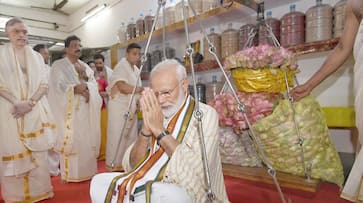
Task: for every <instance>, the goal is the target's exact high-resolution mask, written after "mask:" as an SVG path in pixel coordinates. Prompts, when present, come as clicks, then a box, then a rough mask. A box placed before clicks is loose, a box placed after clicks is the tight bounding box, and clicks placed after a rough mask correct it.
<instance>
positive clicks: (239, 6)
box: [113, 0, 257, 49]
mask: <svg viewBox="0 0 363 203" xmlns="http://www.w3.org/2000/svg"><path fill="white" fill-rule="evenodd" d="M240 2H241V3H236V2H234V3H233V4H232V6H231V7H230V8H228V9H227V8H224V7H218V8H216V9H213V10H210V11H207V12H205V13H202V14H200V15H198V18H199V20H201V21H203V20H206V19H208V18H211V17H216V16H222V17H223V14H229V13H230V12H232V11H239V10H240V11H241V12H242V11H243V8H246V7H248V8H254V10H256V8H257V6H256V3H255V2H254V1H252V0H243V1H240ZM243 3H245V4H243ZM187 21H188V25H189V26H190V25H191V24H194V23H196V21H197V18H196V17H190V18H188V19H187ZM181 30H184V22H183V21H179V22H176V23H173V24H171V25H168V26H166V27H165V31H166V32H167V33H170V32H173V31H181ZM162 34H163V30H162V29H157V30H155V31H154V32H153V36H152V37H153V39H154V38H157V37H161V36H162ZM148 37H149V35H148V34H144V35H142V36H139V37H136V38H133V39H130V40H127V41H125V42H121V43H117V44H115V45H113V46H116V47H117V48H118V49H122V48H125V47H126V46H127V45H128V44H130V43H138V42H143V41H146V40H147V38H148Z"/></svg>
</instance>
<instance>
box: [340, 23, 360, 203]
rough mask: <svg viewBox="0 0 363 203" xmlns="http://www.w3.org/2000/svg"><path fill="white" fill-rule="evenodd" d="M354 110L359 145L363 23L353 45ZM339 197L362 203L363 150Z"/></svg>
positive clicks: (356, 159)
mask: <svg viewBox="0 0 363 203" xmlns="http://www.w3.org/2000/svg"><path fill="white" fill-rule="evenodd" d="M354 59H355V65H354V96H355V102H354V108H355V120H356V126H357V129H358V133H359V140H360V144H361V145H362V144H363V80H362V77H363V21H361V23H360V27H359V30H358V33H357V36H356V39H355V44H354ZM341 197H342V198H344V199H348V200H350V201H352V202H359V201H363V148H361V149H360V152H359V153H358V156H357V157H356V158H355V161H354V164H353V167H352V170H351V172H350V174H349V177H348V180H347V182H346V184H345V186H344V188H343V191H342V194H341Z"/></svg>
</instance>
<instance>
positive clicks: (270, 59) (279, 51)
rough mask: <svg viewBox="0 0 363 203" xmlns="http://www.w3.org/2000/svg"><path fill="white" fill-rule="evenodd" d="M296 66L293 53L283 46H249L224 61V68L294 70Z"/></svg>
mask: <svg viewBox="0 0 363 203" xmlns="http://www.w3.org/2000/svg"><path fill="white" fill-rule="evenodd" d="M297 67H298V65H297V62H296V58H295V54H294V53H292V52H291V51H289V50H287V49H285V48H283V47H274V46H270V45H260V46H257V47H250V48H247V49H244V50H241V51H238V52H237V53H235V54H233V55H231V56H229V57H227V58H226V60H225V61H224V68H225V69H226V70H228V71H229V70H231V69H234V68H249V69H255V70H256V69H263V68H281V69H287V68H288V69H290V70H296V69H297Z"/></svg>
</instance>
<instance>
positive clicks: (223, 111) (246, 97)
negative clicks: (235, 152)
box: [208, 92, 282, 134]
mask: <svg viewBox="0 0 363 203" xmlns="http://www.w3.org/2000/svg"><path fill="white" fill-rule="evenodd" d="M237 96H238V98H239V99H240V101H241V102H242V103H244V104H245V105H246V110H247V116H248V118H249V120H250V122H251V124H252V125H253V124H254V123H255V122H256V121H258V120H259V119H261V118H264V117H265V116H268V115H270V114H271V113H272V111H273V109H274V106H275V105H276V104H277V103H278V101H279V100H280V99H281V98H282V95H281V94H271V93H264V92H262V93H245V92H238V93H237ZM208 104H209V105H211V106H212V107H214V108H215V109H216V111H217V113H218V115H219V126H222V127H232V128H233V130H234V131H235V132H236V133H237V134H239V133H241V131H242V130H245V129H247V128H248V125H247V122H246V120H245V118H244V116H243V114H242V112H240V111H239V110H238V109H237V101H236V99H235V98H234V96H233V95H232V93H230V92H226V93H223V94H220V95H217V96H216V97H215V98H214V99H213V100H211V101H210V102H209V103H208Z"/></svg>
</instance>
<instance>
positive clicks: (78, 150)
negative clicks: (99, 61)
mask: <svg viewBox="0 0 363 203" xmlns="http://www.w3.org/2000/svg"><path fill="white" fill-rule="evenodd" d="M78 63H80V64H81V65H82V66H85V67H86V73H87V76H88V78H89V79H88V81H87V82H86V84H87V87H88V90H89V93H90V99H89V102H88V103H86V101H85V98H84V97H83V96H81V95H79V94H74V92H73V88H74V86H75V85H77V84H80V83H81V81H80V80H79V78H78V73H77V72H76V70H75V68H74V65H73V64H72V63H71V62H70V60H69V59H68V58H67V57H65V58H63V59H60V60H58V61H55V62H54V63H53V65H52V68H51V73H50V79H49V94H48V98H49V103H50V105H51V107H52V110H53V112H54V115H55V117H56V123H57V126H58V139H57V143H56V146H55V150H57V151H58V152H60V154H61V160H60V165H61V176H62V180H64V181H67V182H79V181H84V180H88V179H90V178H91V177H92V176H93V175H94V174H96V173H97V156H98V153H99V147H100V146H99V145H100V109H101V105H102V99H101V97H100V95H99V93H98V86H97V82H96V80H95V78H94V76H93V71H92V69H91V68H90V67H88V65H87V64H86V63H84V62H82V61H80V60H78Z"/></svg>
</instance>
